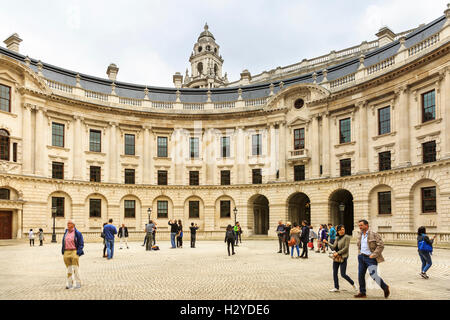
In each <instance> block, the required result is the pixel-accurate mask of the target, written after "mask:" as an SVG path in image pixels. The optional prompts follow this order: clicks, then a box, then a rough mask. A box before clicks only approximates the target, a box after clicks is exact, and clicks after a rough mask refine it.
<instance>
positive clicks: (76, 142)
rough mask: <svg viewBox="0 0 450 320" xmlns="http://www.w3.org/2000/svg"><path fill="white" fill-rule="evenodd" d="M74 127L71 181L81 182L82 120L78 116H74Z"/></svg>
mask: <svg viewBox="0 0 450 320" xmlns="http://www.w3.org/2000/svg"><path fill="white" fill-rule="evenodd" d="M74 119H75V126H74V128H73V180H83V176H82V165H83V161H82V158H83V155H82V151H83V150H82V149H83V147H82V143H81V136H82V132H81V121H82V120H83V118H82V117H80V116H78V115H77V116H74Z"/></svg>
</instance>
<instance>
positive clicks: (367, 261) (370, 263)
mask: <svg viewBox="0 0 450 320" xmlns="http://www.w3.org/2000/svg"><path fill="white" fill-rule="evenodd" d="M377 268H378V262H377V259H371V258H369V257H367V256H364V255H362V254H360V255H359V256H358V281H359V292H360V293H362V294H366V272H367V269H369V275H370V276H371V277H372V279H373V280H375V282H376V283H377V284H378V285H379V286H380V287H381V289H383V290H386V289H387V284H386V283H385V282H384V281H383V279H381V278H380V277H379V276H378V273H377Z"/></svg>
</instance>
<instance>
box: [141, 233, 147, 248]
mask: <svg viewBox="0 0 450 320" xmlns="http://www.w3.org/2000/svg"><path fill="white" fill-rule="evenodd" d="M146 243H147V235H145V236H144V243H143V244H142V245H143V246H145V244H146Z"/></svg>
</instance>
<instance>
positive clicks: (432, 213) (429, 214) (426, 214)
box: [420, 212, 437, 216]
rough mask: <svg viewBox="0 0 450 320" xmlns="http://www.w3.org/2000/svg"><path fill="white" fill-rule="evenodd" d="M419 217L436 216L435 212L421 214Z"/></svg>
mask: <svg viewBox="0 0 450 320" xmlns="http://www.w3.org/2000/svg"><path fill="white" fill-rule="evenodd" d="M420 215H423V216H433V215H437V212H421V213H420Z"/></svg>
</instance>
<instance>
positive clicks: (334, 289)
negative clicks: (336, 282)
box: [330, 288, 339, 292]
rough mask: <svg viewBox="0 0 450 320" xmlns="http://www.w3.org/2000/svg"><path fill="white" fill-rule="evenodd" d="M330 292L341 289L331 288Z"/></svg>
mask: <svg viewBox="0 0 450 320" xmlns="http://www.w3.org/2000/svg"><path fill="white" fill-rule="evenodd" d="M330 292H339V289H336V288H333V289H331V290H330Z"/></svg>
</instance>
